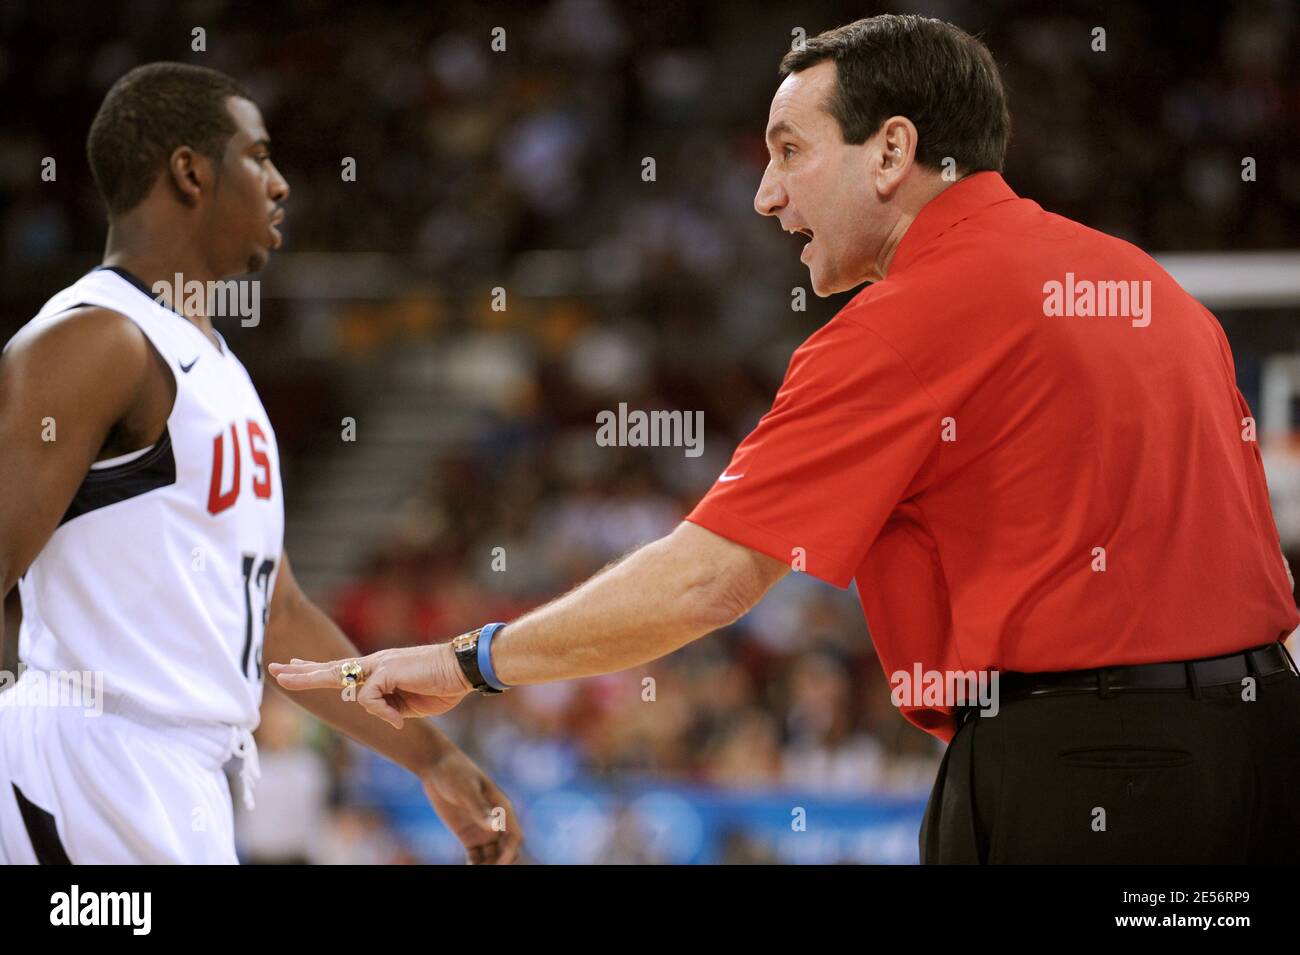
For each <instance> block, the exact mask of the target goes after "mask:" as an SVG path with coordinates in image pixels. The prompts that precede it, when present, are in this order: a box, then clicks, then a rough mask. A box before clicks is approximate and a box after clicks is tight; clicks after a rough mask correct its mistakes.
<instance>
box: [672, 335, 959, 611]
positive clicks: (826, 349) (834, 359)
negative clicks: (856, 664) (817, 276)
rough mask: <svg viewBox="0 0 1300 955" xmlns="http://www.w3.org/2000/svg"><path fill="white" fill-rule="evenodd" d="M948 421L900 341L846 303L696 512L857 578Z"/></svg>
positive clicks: (774, 552) (754, 542) (778, 553)
mask: <svg viewBox="0 0 1300 955" xmlns="http://www.w3.org/2000/svg"><path fill="white" fill-rule="evenodd" d="M942 428H943V423H942V420H941V416H940V414H939V411H938V407H937V405H936V404H935V402H934V400H933V399H932V398H931V397H930V395H929V394H927V392H926V391H925V389H924V387H923V386H922V384H921V382H920V381H919V380H918V379H917V377H916V375H915V374H914V373H913V372H912V370H911V369H910V368H909V367H908V366H907V364H906V362H905V361H904V360H903V358H902V357H901V356H900V355H899V354H898V352H897V351H896V350H895V349H894V348H893V347H892V346H891V345H890V344H889V343H888V342H886V341H885V340H884V339H882V338H881V337H880V336H879V335H878V334H877V333H876V332H874V331H873V330H871V329H869V328H867V327H866V326H864V325H861V324H858V323H856V322H853V321H846V320H845V316H844V315H843V314H841V315H840V316H837V317H836V318H835V319H833V320H832V321H831V322H830V323H829V324H827V325H826V326H825V327H823V328H822V329H820V330H819V331H818V332H816V333H815V334H814V335H813V336H812V337H810V338H809V339H808V340H807V341H806V342H805V343H804V344H803V345H801V346H800V347H799V349H798V350H797V351H796V352H795V353H794V356H793V357H792V358H791V360H790V366H789V368H788V369H787V371H786V376H785V381H784V382H783V383H782V385H781V389H780V391H779V392H778V393H777V396H776V400H775V401H774V402H773V404H772V407H771V409H770V410H769V411H768V412H767V414H765V415H764V416H763V418H762V419H761V420H760V421H759V423H758V425H757V426H756V427H755V428H754V430H753V431H752V432H751V433H750V434H749V436H748V437H746V438H745V440H744V441H743V442H742V443H741V444H740V446H739V447H738V448H737V449H736V452H735V454H734V455H733V456H732V458H731V463H730V464H728V466H727V469H726V470H725V471H724V472H723V473H722V474H721V475H719V477H718V479H717V481H716V482H715V483H714V485H713V487H712V488H711V489H710V490H709V492H708V493H707V494H706V495H705V496H704V498H703V500H701V501H700V502H699V504H698V505H696V507H695V509H694V510H692V511H691V513H690V514H688V515H687V517H686V519H687V520H688V521H690V522H691V523H693V524H698V525H699V526H700V527H703V528H706V529H707V530H710V531H713V532H714V533H715V534H719V535H721V536H723V537H726V538H727V539H729V540H732V541H735V542H736V543H738V544H742V545H744V546H746V547H749V548H751V549H753V550H756V551H759V552H760V553H763V554H766V555H768V556H769V557H773V558H775V559H777V560H781V561H784V562H786V563H789V564H792V565H793V566H795V567H796V568H797V569H800V570H803V571H805V572H807V573H809V574H811V575H813V576H814V577H818V578H820V579H822V580H825V581H827V582H828V583H831V584H834V585H835V586H837V587H847V586H848V585H849V583H850V582H851V581H852V580H853V577H854V575H855V574H856V572H857V569H858V567H859V566H861V563H862V560H863V558H864V557H865V555H866V553H867V550H868V549H869V548H870V547H871V544H872V543H873V542H874V541H875V539H876V537H877V536H878V535H879V533H880V530H881V528H882V527H883V526H884V523H885V521H886V519H887V518H888V517H889V515H890V513H891V512H892V511H893V510H894V508H895V506H896V505H897V504H899V502H901V501H903V500H906V499H907V498H908V497H910V496H912V495H913V494H915V493H917V492H918V491H919V490H920V489H921V488H922V486H923V482H924V480H925V476H926V473H927V472H928V470H929V468H928V467H927V465H928V463H929V462H930V459H931V457H932V456H936V455H937V451H938V446H939V441H940V436H941V431H942ZM800 562H801V563H802V566H801V564H800Z"/></svg>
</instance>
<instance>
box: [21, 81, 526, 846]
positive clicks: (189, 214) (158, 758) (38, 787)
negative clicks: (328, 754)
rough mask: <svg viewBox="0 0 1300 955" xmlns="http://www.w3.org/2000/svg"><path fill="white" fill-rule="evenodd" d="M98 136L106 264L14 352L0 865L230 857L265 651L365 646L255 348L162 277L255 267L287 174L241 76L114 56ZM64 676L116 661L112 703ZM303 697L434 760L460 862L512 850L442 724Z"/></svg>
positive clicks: (274, 234)
mask: <svg viewBox="0 0 1300 955" xmlns="http://www.w3.org/2000/svg"><path fill="white" fill-rule="evenodd" d="M88 154H89V159H90V166H91V170H92V172H93V173H94V177H95V182H96V184H97V185H98V187H99V190H100V192H101V194H102V196H103V199H104V201H105V203H106V204H107V206H108V213H109V233H108V243H107V249H106V252H105V256H104V260H103V264H102V265H101V266H100V267H99V268H96V269H94V270H93V271H91V272H89V273H88V274H86V275H85V276H83V277H82V278H80V279H78V280H77V281H76V282H74V283H73V284H72V285H71V286H69V287H68V288H66V289H64V290H63V291H61V292H59V293H57V294H56V295H55V296H54V297H53V298H51V299H50V300H49V302H48V303H47V304H46V305H45V307H44V308H42V309H41V310H40V312H39V313H38V314H37V315H36V317H35V318H33V319H32V320H31V321H30V322H28V323H27V324H26V325H25V326H24V327H23V328H22V329H21V330H20V331H19V332H18V334H17V335H15V336H14V338H13V339H12V340H11V341H10V342H9V344H8V345H7V346H6V347H5V350H4V352H3V355H2V356H0V449H3V451H2V452H0V486H3V487H4V488H5V489H6V492H7V493H6V494H4V495H3V496H2V497H0V580H3V593H4V594H8V593H9V591H10V589H11V588H12V587H13V586H14V584H15V582H17V583H18V586H19V591H20V593H21V598H22V611H23V618H22V625H21V632H20V634H19V636H18V640H19V655H20V657H21V659H22V661H23V663H24V664H25V665H26V667H27V669H26V670H24V672H23V673H22V675H21V676H20V677H19V678H18V679H17V682H16V684H15V685H14V686H12V687H10V688H9V689H8V690H7V691H6V692H4V693H0V862H10V863H34V862H41V863H50V862H63V863H67V862H72V863H131V862H135V863H233V862H236V861H237V860H236V856H235V844H234V832H233V812H232V805H231V796H230V790H229V786H228V784H227V781H226V777H225V774H224V772H223V770H222V767H223V765H224V764H225V763H226V762H227V761H228V760H229V759H230V758H231V757H232V755H233V756H240V757H242V764H243V769H242V771H241V774H240V775H241V777H242V778H243V782H244V790H245V793H244V795H245V799H246V801H248V802H250V803H251V788H252V784H253V782H254V781H255V779H256V775H257V763H256V749H255V746H254V743H253V739H252V734H251V731H252V730H253V728H254V727H255V726H256V725H257V722H258V712H259V706H260V703H261V698H262V688H263V667H262V660H263V658H264V657H265V658H266V659H267V660H289V659H291V658H293V657H307V658H312V659H330V658H334V657H342V656H350V655H354V654H355V650H354V648H353V647H352V645H351V644H350V642H349V641H348V640H347V638H346V637H345V636H344V635H343V634H342V632H340V631H339V629H338V628H337V627H336V626H335V625H334V624H333V623H332V622H331V621H330V620H329V619H328V618H327V617H326V616H325V615H324V614H323V613H322V612H321V611H320V610H319V609H318V608H317V607H316V606H315V605H313V604H312V603H311V601H309V600H308V599H307V598H306V597H305V596H304V595H303V593H302V592H301V591H300V590H299V588H298V585H297V583H296V581H295V580H294V576H293V572H292V570H291V568H290V566H289V560H288V557H287V556H286V555H285V553H284V550H283V532H284V501H283V494H282V486H281V482H280V468H279V455H278V452H277V448H276V441H275V431H274V429H273V428H272V427H271V422H270V421H269V420H268V419H267V416H266V411H265V409H264V408H263V407H262V403H261V401H260V400H259V399H258V396H257V392H256V390H255V389H254V387H253V383H252V381H251V380H250V379H249V376H248V373H247V371H246V370H245V369H244V366H243V365H242V364H241V363H240V361H239V359H238V358H236V357H235V356H234V354H232V353H231V351H230V348H229V346H228V345H227V343H226V342H225V340H224V339H223V338H222V336H221V335H220V334H219V333H218V332H217V331H216V330H215V329H214V328H213V326H212V322H211V316H210V315H208V314H207V313H206V310H205V309H204V308H202V306H201V305H199V306H198V307H197V308H196V307H194V306H193V303H192V302H191V301H190V300H186V299H184V298H183V297H182V295H181V294H180V292H181V291H182V290H180V289H175V290H173V291H175V292H176V293H177V294H175V295H172V296H169V295H168V294H167V292H166V290H165V286H163V285H161V284H160V285H159V286H157V287H156V286H155V283H174V281H175V279H176V277H177V276H178V275H179V276H181V277H182V281H183V282H186V283H188V282H190V281H198V282H200V283H209V282H214V281H221V280H224V279H227V278H228V277H230V276H234V275H239V274H241V273H244V272H250V271H257V270H259V269H261V268H262V267H264V266H265V265H266V263H267V260H268V258H269V256H270V253H271V250H272V249H277V248H279V246H280V243H281V237H280V233H279V232H278V231H277V228H276V226H277V224H278V223H279V222H280V221H281V220H282V219H283V215H284V213H283V211H282V205H283V203H284V201H285V200H286V199H287V198H288V195H289V187H288V185H287V184H286V182H285V180H284V178H283V177H282V176H281V175H280V173H279V171H278V170H277V169H276V167H275V165H274V164H273V163H272V162H271V158H270V151H269V140H268V136H267V133H266V130H265V128H264V126H263V122H262V118H261V115H260V114H259V112H258V109H257V107H256V106H255V105H254V104H253V102H252V100H251V98H250V97H249V95H248V93H247V92H246V91H245V90H244V89H243V88H242V87H241V86H240V85H239V84H237V83H236V82H234V81H233V80H231V79H230V78H229V77H226V76H224V75H222V74H220V73H217V72H215V71H213V70H209V69H204V68H201V67H195V66H186V65H181V64H176V63H154V64H149V65H147V66H142V67H139V68H137V69H135V70H132V71H131V72H130V73H128V74H126V75H125V76H124V77H122V78H121V79H120V80H119V81H118V82H117V83H116V84H115V85H114V86H113V88H112V89H111V90H109V92H108V95H107V96H106V97H105V99H104V102H103V105H102V106H101V107H100V110H99V113H98V115H97V116H96V117H95V120H94V123H93V124H92V126H91V129H90V137H89V142H88ZM205 287H206V285H205ZM157 288H163V289H164V291H163V293H162V295H161V296H160V300H159V301H156V300H155V297H156V291H157ZM199 297H201V296H199ZM199 297H195V298H199ZM2 636H3V634H0V637H2ZM51 674H63V675H67V674H82V675H86V677H87V680H88V682H90V681H91V678H92V676H93V679H102V694H99V697H100V698H101V702H97V703H96V705H95V707H94V708H90V707H87V706H85V705H68V699H67V697H68V694H66V693H65V694H63V695H62V696H60V694H57V693H44V692H40V690H41V689H42V688H44V687H48V686H53V685H55V681H53V680H50V679H47V678H45V676H48V675H51ZM43 675H45V676H43ZM80 702H81V703H82V704H84V703H85V700H84V699H82V700H80ZM55 703H61V704H63V705H53V704H55ZM101 703H102V713H97V712H95V711H96V710H99V709H101ZM306 708H307V709H308V710H310V711H311V712H312V713H313V714H315V715H316V716H317V717H319V718H320V719H322V720H324V721H325V722H327V723H329V724H330V725H332V726H334V727H336V728H337V729H339V730H341V731H342V732H344V733H346V734H347V735H349V736H351V737H352V738H353V739H355V740H357V741H358V742H360V743H362V744H365V745H367V746H369V747H371V748H373V749H375V750H377V751H378V752H380V753H382V754H384V755H385V756H387V757H389V758H390V759H392V760H394V761H395V762H397V763H399V764H401V765H403V766H405V767H406V768H408V769H410V770H411V771H412V772H415V773H416V774H418V776H419V778H420V779H421V782H422V783H423V785H424V788H425V791H426V793H427V794H428V796H429V799H430V801H431V803H432V804H433V806H434V809H435V810H436V811H437V812H438V814H439V816H441V818H442V819H443V821H444V822H445V823H446V824H447V826H448V827H449V828H450V829H451V830H452V831H453V832H454V833H455V834H456V835H457V837H458V838H459V839H460V840H461V842H462V843H464V845H465V848H466V852H467V855H468V858H469V861H470V862H475V863H479V862H496V863H506V862H510V861H512V860H513V859H514V858H515V856H516V854H517V851H518V846H519V843H520V839H521V836H520V832H519V826H518V823H517V821H516V820H515V818H514V815H513V810H512V809H511V807H510V803H509V801H508V800H507V799H506V798H505V796H504V795H503V794H502V793H501V791H500V790H499V789H498V788H497V787H496V786H495V785H494V784H493V783H492V782H491V780H489V779H488V778H487V777H486V776H485V775H484V774H483V773H482V772H481V771H480V770H479V769H478V767H476V766H475V765H474V764H473V763H472V762H471V761H470V760H469V759H468V758H467V757H466V756H465V755H464V754H463V753H462V752H460V750H459V749H457V748H456V746H455V745H454V744H452V743H451V742H450V741H449V740H447V739H446V738H445V737H443V736H442V735H441V734H440V733H439V732H438V731H437V730H436V729H435V728H434V727H433V726H432V724H430V723H429V722H427V721H422V722H419V723H418V725H413V726H412V727H410V728H407V729H403V730H402V731H401V732H397V731H394V730H393V729H392V728H390V727H387V726H385V725H383V724H381V723H379V722H378V721H376V720H373V719H370V718H369V717H368V716H367V715H366V713H365V711H364V710H362V709H361V708H360V707H357V706H350V705H348V702H346V701H345V699H344V698H343V694H335V695H333V696H331V697H329V698H328V699H323V700H315V699H313V700H309V701H307V705H306Z"/></svg>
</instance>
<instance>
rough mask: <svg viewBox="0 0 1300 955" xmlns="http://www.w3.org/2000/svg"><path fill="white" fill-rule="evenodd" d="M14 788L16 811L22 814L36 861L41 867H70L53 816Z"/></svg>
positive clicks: (69, 860) (69, 861)
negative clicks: (16, 802)
mask: <svg viewBox="0 0 1300 955" xmlns="http://www.w3.org/2000/svg"><path fill="white" fill-rule="evenodd" d="M12 785H13V787H14V798H15V799H17V800H18V811H19V812H20V813H22V816H23V825H24V826H26V827H27V838H28V839H30V840H31V842H32V849H34V850H35V851H36V861H37V862H38V863H40V864H41V865H72V860H71V859H69V858H68V853H67V851H66V850H65V849H64V848H63V843H62V841H60V839H59V827H58V826H57V825H56V824H55V822H54V814H53V813H50V812H46V811H45V810H44V809H42V808H41V807H40V806H38V805H36V803H34V802H32V801H31V800H30V799H28V798H27V797H26V796H24V795H23V791H22V790H21V789H19V788H18V784H17V783H13V784H12Z"/></svg>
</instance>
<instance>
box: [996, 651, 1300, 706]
mask: <svg viewBox="0 0 1300 955" xmlns="http://www.w3.org/2000/svg"><path fill="white" fill-rule="evenodd" d="M1283 670H1289V671H1290V672H1291V673H1296V672H1297V671H1296V667H1295V664H1294V662H1293V661H1292V660H1291V655H1290V654H1289V653H1287V651H1286V648H1285V647H1284V646H1282V644H1281V643H1270V644H1267V645H1265V646H1262V647H1254V648H1252V649H1250V650H1243V651H1241V652H1239V653H1229V654H1226V655H1224V656H1221V657H1210V658H1208V659H1205V660H1187V661H1184V662H1182V663H1143V664H1138V665H1134V666H1117V667H1101V668H1099V669H1096V670H1066V671H1064V672H1060V673H1012V672H1006V671H1004V672H1000V673H999V674H998V695H999V697H1000V698H1001V699H1003V700H1016V699H1024V698H1026V697H1040V696H1059V695H1063V694H1069V693H1098V694H1100V695H1101V696H1103V697H1105V696H1109V695H1110V694H1111V693H1122V692H1124V691H1125V690H1190V691H1192V693H1193V694H1195V693H1196V692H1197V691H1198V690H1199V689H1201V688H1204V687H1211V686H1226V685H1228V684H1238V685H1240V683H1241V681H1242V680H1243V679H1245V678H1246V677H1248V676H1253V677H1256V678H1259V677H1266V676H1271V675H1272V674H1274V673H1281V672H1282V671H1283Z"/></svg>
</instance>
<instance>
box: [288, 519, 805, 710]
mask: <svg viewBox="0 0 1300 955" xmlns="http://www.w3.org/2000/svg"><path fill="white" fill-rule="evenodd" d="M789 570H790V566H789V565H788V564H786V563H785V562H784V561H779V560H776V559H775V558H772V557H769V556H767V555H765V554H761V553H759V552H757V551H755V550H751V549H750V548H748V547H744V546H742V545H740V544H737V543H734V542H733V541H730V540H727V539H726V538H725V537H722V536H720V535H718V534H714V533H713V532H712V531H708V530H705V529H704V528H702V527H698V526H697V525H695V524H690V523H682V524H680V525H678V527H677V529H676V530H674V531H673V533H671V534H669V535H668V536H667V537H664V538H662V539H660V540H657V541H655V542H653V543H651V544H647V545H646V546H644V547H642V548H641V549H639V550H637V551H635V552H633V553H632V554H631V555H630V556H628V557H626V558H625V559H623V560H622V561H619V562H618V563H616V564H613V565H611V566H609V567H607V568H605V569H604V570H603V571H601V572H600V573H598V574H596V575H595V576H594V577H592V578H591V579H590V580H588V581H587V582H586V583H584V584H582V585H581V586H579V587H577V588H575V589H574V590H572V591H570V592H569V593H567V594H565V595H564V596H562V597H559V598H558V599H556V600H553V601H551V602H550V603H548V604H545V605H544V606H542V607H539V608H537V609H536V610H533V611H532V612H530V613H528V614H525V615H524V616H523V617H521V618H520V619H518V620H517V621H515V622H514V623H511V624H510V625H509V626H508V627H506V628H505V629H504V630H502V631H501V636H500V637H499V638H498V639H497V640H496V642H494V643H493V644H492V647H491V657H492V665H493V668H494V669H495V670H496V673H497V675H498V676H499V678H500V679H501V680H502V681H503V682H504V683H506V684H508V685H511V686H516V685H522V684H529V683H545V682H549V681H552V680H569V679H575V678H577V677H585V676H595V675H597V674H601V673H614V672H617V671H619V670H626V669H628V668H629V667H634V666H637V665H639V664H643V663H647V662H649V661H651V660H657V659H658V658H660V657H662V656H666V655H667V654H669V653H672V652H673V651H674V650H677V649H680V648H681V647H683V646H685V645H686V644H688V643H690V642H692V641H694V640H697V639H699V638H700V637H703V636H705V635H706V634H709V633H712V632H713V631H715V630H719V629H721V628H723V627H726V626H729V625H731V624H732V623H734V622H735V621H736V620H738V619H739V618H740V617H742V616H744V615H745V614H746V613H747V612H748V611H749V610H750V609H751V608H753V607H754V605H755V604H757V603H758V602H759V601H760V600H761V599H762V598H763V595H764V594H766V593H767V591H768V590H769V589H771V587H772V586H773V585H774V584H775V583H776V582H777V581H778V580H780V579H781V578H782V577H784V576H785V575H786V574H787V573H788V572H789ZM314 659H317V660H320V659H323V658H321V657H316V658H314ZM342 660H343V658H334V659H333V660H331V661H330V662H328V663H307V662H299V663H293V664H291V665H289V666H283V665H279V664H274V663H273V664H271V673H272V675H274V676H275V677H276V679H277V680H279V682H280V685H281V686H283V687H285V688H286V689H290V690H305V689H313V688H327V687H337V686H338V685H339V665H340V663H341V662H342ZM360 663H361V666H362V670H363V673H364V679H365V682H364V684H363V685H362V687H361V689H360V691H359V692H358V693H357V702H359V703H361V704H362V707H363V708H365V709H366V710H367V711H368V712H370V713H372V714H373V715H375V716H379V717H380V718H382V719H385V720H387V721H388V722H389V723H390V724H391V725H394V726H400V725H401V722H402V720H403V719H407V718H411V717H418V716H425V715H429V714H431V713H441V712H445V711H446V710H449V709H451V707H452V706H454V705H455V704H456V702H457V701H458V700H459V699H460V698H461V697H463V696H464V695H465V694H466V693H468V692H469V691H470V689H471V684H470V683H469V681H468V679H467V678H466V676H465V674H464V673H463V671H462V670H461V667H460V665H459V663H458V662H457V661H456V659H455V656H454V653H453V651H452V648H451V645H450V644H437V645H435V646H431V647H412V648H407V649H403V650H390V651H384V652H383V653H378V654H372V655H371V656H369V657H365V658H364V659H362V660H361V661H360Z"/></svg>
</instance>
